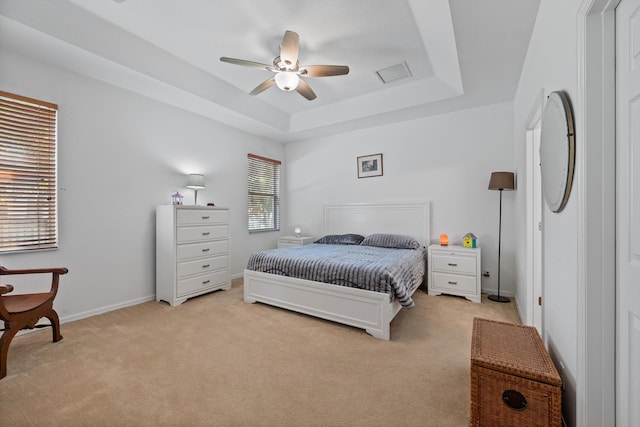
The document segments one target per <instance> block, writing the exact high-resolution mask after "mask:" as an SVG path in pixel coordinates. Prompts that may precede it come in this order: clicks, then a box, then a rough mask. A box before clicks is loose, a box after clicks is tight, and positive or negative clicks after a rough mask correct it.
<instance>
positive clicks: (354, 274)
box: [247, 243, 426, 307]
mask: <svg viewBox="0 0 640 427" xmlns="http://www.w3.org/2000/svg"><path fill="white" fill-rule="evenodd" d="M425 260H426V257H425V251H424V249H423V248H420V249H390V248H380V247H374V246H362V245H325V244H316V243H313V244H310V245H305V246H298V247H293V248H282V249H271V250H267V251H262V252H256V253H254V254H253V255H251V257H250V258H249V262H248V265H247V269H249V270H254V271H260V272H264V273H271V274H279V275H282V276H290V277H297V278H300V279H307V280H313V281H316V282H324V283H331V284H334V285H341V286H348V287H352V288H360V289H367V290H370V291H376V292H384V293H388V294H389V295H390V299H391V300H394V299H397V300H398V301H399V302H400V304H401V305H402V306H403V307H413V306H414V303H413V300H412V299H411V294H412V293H413V291H414V290H415V288H416V286H418V285H419V284H420V282H421V279H422V278H423V277H424V274H425V269H426V261H425Z"/></svg>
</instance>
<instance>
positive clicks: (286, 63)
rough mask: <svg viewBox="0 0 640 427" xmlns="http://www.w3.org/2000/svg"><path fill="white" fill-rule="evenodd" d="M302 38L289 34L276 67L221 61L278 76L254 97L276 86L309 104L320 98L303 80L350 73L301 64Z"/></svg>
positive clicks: (335, 67) (343, 68) (339, 68)
mask: <svg viewBox="0 0 640 427" xmlns="http://www.w3.org/2000/svg"><path fill="white" fill-rule="evenodd" d="M298 48H299V36H298V34H297V33H294V32H293V31H285V33H284V37H283V38H282V44H281V45H280V56H276V57H275V58H274V59H273V65H268V64H262V63H259V62H253V61H246V60H244V59H236V58H227V57H226V56H223V57H221V58H220V61H222V62H228V63H230V64H236V65H243V66H245V67H252V68H262V69H265V70H267V71H271V72H272V73H275V76H273V77H271V78H270V79H267V80H265V81H264V82H262V83H260V84H259V85H258V86H256V88H255V89H253V90H252V91H251V93H250V95H257V94H259V93H261V92H264V91H265V90H267V89H269V88H270V87H272V86H274V85H275V86H277V87H279V88H280V89H282V90H283V91H285V92H290V91H292V90H295V91H296V92H298V93H299V94H300V95H302V96H304V97H305V98H307V99H308V100H309V101H311V100H313V99H315V98H316V94H315V93H314V92H313V90H312V89H311V86H309V84H308V83H307V82H306V81H304V80H303V79H301V78H300V77H328V76H341V75H344V74H349V67H347V66H346V65H303V66H300V64H299V63H298Z"/></svg>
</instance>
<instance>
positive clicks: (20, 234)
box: [0, 91, 59, 254]
mask: <svg viewBox="0 0 640 427" xmlns="http://www.w3.org/2000/svg"><path fill="white" fill-rule="evenodd" d="M57 126H58V106H57V105H56V104H53V103H50V102H45V101H40V100H37V99H33V98H28V97H25V96H22V95H17V94H13V93H9V92H4V91H0V253H2V254H8V253H14V252H26V251H39V250H51V249H57V248H58V242H59V237H58V230H59V224H58V222H59V216H58V197H57V182H58V155H57V154H58V129H57Z"/></svg>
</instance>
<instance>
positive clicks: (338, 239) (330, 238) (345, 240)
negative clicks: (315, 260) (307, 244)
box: [315, 234, 364, 245]
mask: <svg viewBox="0 0 640 427" xmlns="http://www.w3.org/2000/svg"><path fill="white" fill-rule="evenodd" d="M363 240H364V236H361V235H359V234H328V235H326V236H324V237H321V238H320V239H318V240H316V242H315V243H324V244H326V245H359V244H360V242H362V241H363Z"/></svg>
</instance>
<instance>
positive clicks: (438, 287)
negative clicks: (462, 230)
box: [428, 245, 481, 302]
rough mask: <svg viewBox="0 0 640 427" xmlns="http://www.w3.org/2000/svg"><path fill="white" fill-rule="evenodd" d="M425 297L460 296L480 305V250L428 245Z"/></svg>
mask: <svg viewBox="0 0 640 427" xmlns="http://www.w3.org/2000/svg"><path fill="white" fill-rule="evenodd" d="M428 253H429V265H428V269H429V284H428V289H429V294H430V295H440V294H450V295H460V296H463V297H465V298H467V299H468V300H470V301H473V302H480V289H481V283H480V269H481V266H480V261H481V259H480V248H465V247H463V246H440V245H431V246H429V250H428Z"/></svg>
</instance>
